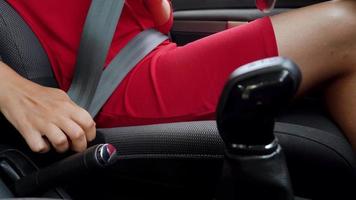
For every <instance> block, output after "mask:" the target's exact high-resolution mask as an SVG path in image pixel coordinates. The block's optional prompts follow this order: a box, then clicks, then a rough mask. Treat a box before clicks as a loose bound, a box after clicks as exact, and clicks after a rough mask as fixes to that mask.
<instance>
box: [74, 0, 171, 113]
mask: <svg viewBox="0 0 356 200" xmlns="http://www.w3.org/2000/svg"><path fill="white" fill-rule="evenodd" d="M123 5H124V0H92V3H91V5H90V8H89V12H88V15H87V18H86V21H85V24H84V29H83V33H82V38H81V41H80V47H79V52H78V58H77V63H76V70H75V74H74V77H73V81H72V84H71V86H70V88H69V90H68V95H69V96H70V98H71V99H72V100H73V101H74V102H75V103H77V104H78V105H79V106H81V107H83V108H84V109H86V110H87V111H88V112H89V113H90V114H91V116H92V117H95V116H96V114H97V113H98V112H99V111H100V109H101V107H102V106H103V105H104V104H105V102H106V101H107V99H108V98H109V97H110V96H111V94H112V93H113V92H114V90H115V89H116V88H117V86H118V85H119V84H120V82H121V81H122V80H123V79H124V78H125V76H126V75H127V73H129V72H130V71H131V69H132V68H133V67H135V66H136V65H137V64H138V63H139V62H140V61H141V60H142V59H143V58H144V57H145V56H146V55H147V54H149V53H150V52H151V51H152V50H153V49H154V48H156V47H157V46H158V45H159V44H161V43H162V42H163V41H165V40H167V39H168V37H167V36H166V35H164V34H162V33H160V32H158V31H156V30H154V29H148V30H145V31H143V32H141V33H140V34H138V35H137V36H136V37H134V38H133V39H132V40H131V41H129V42H128V44H127V45H126V46H125V47H124V48H123V49H122V50H121V51H120V52H119V54H118V55H116V57H115V58H114V59H113V61H112V62H111V63H110V64H109V66H108V67H107V68H106V69H105V70H103V68H104V63H105V59H106V56H107V53H108V51H109V48H110V45H111V41H112V39H113V36H114V33H115V30H116V26H117V23H118V21H119V19H120V15H121V13H122V9H123Z"/></svg>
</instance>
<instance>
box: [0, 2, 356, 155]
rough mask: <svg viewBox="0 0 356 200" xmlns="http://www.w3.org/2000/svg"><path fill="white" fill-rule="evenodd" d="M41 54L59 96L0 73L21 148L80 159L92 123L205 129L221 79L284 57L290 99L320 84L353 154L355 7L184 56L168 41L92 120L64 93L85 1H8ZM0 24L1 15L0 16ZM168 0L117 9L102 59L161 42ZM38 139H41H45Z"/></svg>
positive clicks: (311, 11)
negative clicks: (201, 125)
mask: <svg viewBox="0 0 356 200" xmlns="http://www.w3.org/2000/svg"><path fill="white" fill-rule="evenodd" d="M8 3H9V4H11V5H12V6H13V8H15V9H16V10H17V11H18V13H19V14H20V15H21V16H22V17H23V18H24V19H25V21H26V22H27V23H28V24H29V26H30V27H31V29H32V30H33V31H34V32H35V34H36V35H37V37H38V38H39V40H40V41H41V43H42V46H43V47H44V48H45V50H46V52H47V54H48V56H49V59H50V62H51V65H52V68H53V70H54V73H55V76H56V79H57V81H58V83H59V85H60V88H61V89H62V90H58V89H53V88H47V87H43V86H40V85H37V84H35V83H32V82H30V81H28V80H26V79H24V78H22V77H20V76H19V75H17V74H16V73H15V72H14V71H12V70H11V69H10V68H9V66H7V65H6V64H5V63H1V64H0V81H1V83H0V91H1V92H0V109H1V112H2V113H3V114H4V115H5V116H6V118H7V119H8V120H9V121H10V122H11V123H12V124H13V125H14V126H15V127H16V128H17V129H18V130H19V132H20V133H21V135H22V136H23V138H24V139H25V140H26V142H27V143H28V145H29V146H30V148H31V149H32V150H33V151H35V152H46V151H48V150H49V148H50V146H53V147H54V148H55V149H56V150H57V151H58V152H64V151H66V150H68V149H69V148H71V149H72V150H74V151H83V150H84V149H85V148H86V146H87V142H88V141H91V140H93V139H94V138H95V127H96V123H97V125H98V126H100V127H115V126H127V125H138V124H151V123H162V122H174V121H187V120H199V119H211V118H213V117H214V112H215V109H216V104H217V101H218V98H219V95H220V92H221V90H222V88H223V86H224V83H225V81H226V79H227V77H228V76H229V74H230V73H231V72H232V71H234V69H236V67H238V66H241V65H243V64H246V63H248V62H251V61H254V60H258V59H262V58H266V57H272V56H277V55H280V56H285V57H289V58H291V59H293V60H294V61H295V62H296V63H297V64H298V65H299V66H300V68H301V71H302V74H303V78H304V79H303V82H302V84H301V87H300V90H299V94H303V93H305V92H306V91H307V90H309V89H310V88H312V87H314V86H316V85H318V84H321V83H325V84H326V87H325V94H326V95H325V101H326V103H327V105H328V106H329V110H330V113H331V114H332V115H333V117H334V118H335V120H336V121H337V122H338V123H339V125H340V126H341V127H342V128H343V130H344V132H345V134H346V136H347V137H348V138H349V140H350V142H351V144H352V145H353V147H354V148H355V149H356V123H353V120H354V118H355V117H356V101H355V100H354V99H355V97H356V92H355V89H356V57H355V56H353V55H356V1H353V0H340V1H331V2H326V3H322V4H318V5H314V6H310V7H307V8H303V9H298V10H296V11H292V12H288V13H285V14H281V15H277V16H273V17H271V18H263V19H259V20H257V21H254V22H251V23H249V24H247V25H243V26H240V27H237V28H233V29H230V30H227V31H224V32H221V33H218V34H215V35H213V36H209V37H207V38H205V39H202V40H199V41H196V42H193V43H191V44H188V45H186V46H184V47H176V45H175V44H174V43H171V42H169V41H165V42H163V43H162V44H161V45H160V46H159V47H158V48H157V49H155V50H154V51H153V52H152V53H151V54H150V55H148V56H147V57H146V58H145V59H144V60H143V61H141V63H139V64H138V65H137V66H136V67H135V68H134V69H133V70H132V71H131V72H130V73H129V74H128V75H127V77H126V78H125V80H124V81H123V82H122V83H121V84H120V86H119V87H118V88H117V89H116V91H115V92H114V93H113V95H112V97H111V98H110V99H109V101H108V102H107V103H106V105H105V106H104V107H103V109H102V111H101V112H100V114H99V115H98V116H97V118H96V119H95V121H96V123H95V122H94V120H93V119H91V117H90V115H89V114H88V113H87V112H86V111H85V110H83V109H81V108H80V107H78V106H77V105H75V104H74V103H73V102H72V101H71V100H70V99H69V97H68V96H67V95H66V93H65V92H63V90H67V89H68V87H69V85H70V83H71V79H72V76H73V71H74V64H75V58H76V53H77V50H78V47H79V41H80V36H81V31H82V28H83V23H84V20H85V17H86V14H87V12H88V8H89V5H90V0H82V1H72V0H60V1H59V0H46V1H38V0H8ZM0 14H1V13H0ZM171 26H172V10H171V6H170V4H169V2H168V1H167V0H126V3H125V7H124V10H123V14H122V17H121V19H120V22H119V24H118V27H117V30H119V31H117V32H116V34H115V36H114V39H113V42H112V45H111V49H110V52H109V55H108V58H107V63H109V62H110V61H111V60H112V58H113V57H114V56H115V55H116V54H117V53H118V52H119V50H120V49H121V48H122V47H123V46H124V45H125V44H126V43H127V42H128V41H129V40H130V39H131V38H133V37H134V36H135V35H136V34H138V33H139V32H140V31H142V30H144V29H147V28H152V27H155V28H157V29H158V30H160V31H161V32H163V33H167V32H168V30H169V29H170V27H171ZM46 138H47V139H46Z"/></svg>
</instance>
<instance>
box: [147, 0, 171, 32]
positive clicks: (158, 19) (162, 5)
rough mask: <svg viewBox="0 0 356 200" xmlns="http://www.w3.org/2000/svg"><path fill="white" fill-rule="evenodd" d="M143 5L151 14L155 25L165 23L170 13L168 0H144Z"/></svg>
mask: <svg viewBox="0 0 356 200" xmlns="http://www.w3.org/2000/svg"><path fill="white" fill-rule="evenodd" d="M145 5H146V7H147V9H148V10H149V12H150V13H151V14H152V17H153V20H154V21H155V24H156V26H160V25H163V24H165V23H166V22H167V21H168V20H169V17H170V15H171V5H170V3H169V2H168V0H145Z"/></svg>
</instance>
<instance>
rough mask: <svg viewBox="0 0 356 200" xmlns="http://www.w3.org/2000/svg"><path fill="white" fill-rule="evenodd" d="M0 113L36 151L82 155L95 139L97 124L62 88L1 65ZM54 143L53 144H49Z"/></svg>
mask: <svg viewBox="0 0 356 200" xmlns="http://www.w3.org/2000/svg"><path fill="white" fill-rule="evenodd" d="M0 110H1V112H2V113H3V114H4V116H5V117H6V118H7V119H8V120H9V121H10V122H11V123H12V124H13V125H14V126H15V128H16V129H17V130H18V131H19V132H20V133H21V135H22V136H23V138H24V139H25V140H26V142H27V144H28V145H29V146H30V148H31V149H32V151H34V152H41V153H42V152H47V151H48V150H49V149H50V144H51V146H53V147H54V148H55V149H56V151H58V152H64V151H66V150H68V149H69V148H71V149H72V150H74V151H77V152H81V151H84V150H85V149H86V147H87V142H88V141H91V140H93V139H94V138H95V134H96V130H95V122H94V121H93V119H92V118H91V116H90V115H89V113H87V112H86V111H85V110H84V109H82V108H80V107H79V106H77V105H76V104H75V103H74V102H72V101H71V100H70V98H69V97H68V96H67V94H66V93H65V92H64V91H62V90H59V89H54V88H48V87H43V86H40V85H38V84H36V83H33V82H31V81H29V80H27V79H24V78H22V77H21V76H19V75H18V74H17V73H16V72H14V71H12V69H10V68H9V67H8V66H6V65H5V64H4V63H1V62H0ZM49 143H50V144H49Z"/></svg>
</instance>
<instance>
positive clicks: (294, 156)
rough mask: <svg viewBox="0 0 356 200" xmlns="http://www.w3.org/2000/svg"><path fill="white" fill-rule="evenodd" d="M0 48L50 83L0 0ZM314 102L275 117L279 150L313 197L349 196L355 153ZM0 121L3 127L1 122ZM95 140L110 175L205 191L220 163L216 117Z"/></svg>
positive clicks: (108, 132)
mask: <svg viewBox="0 0 356 200" xmlns="http://www.w3.org/2000/svg"><path fill="white" fill-rule="evenodd" d="M0 56H1V59H2V61H3V62H5V63H7V64H8V65H9V66H11V67H12V68H13V69H14V70H15V71H16V72H18V73H19V74H20V75H22V76H24V77H26V78H28V79H29V80H32V81H34V82H36V83H39V84H41V85H44V86H50V87H57V83H56V80H55V78H54V76H53V72H52V71H51V66H50V63H49V61H48V58H47V55H46V53H45V51H44V50H43V48H42V46H41V44H40V42H39V40H38V39H37V38H36V35H35V34H34V33H33V32H32V31H31V29H30V28H29V27H28V26H27V25H26V23H25V22H24V21H23V20H22V18H21V17H20V16H19V15H18V14H17V13H16V11H15V10H14V9H12V7H11V6H9V5H8V4H7V3H6V2H5V1H3V0H1V1H0ZM319 105H320V103H318V101H315V100H314V99H307V100H305V101H302V102H301V103H299V104H297V105H295V106H292V107H291V108H290V110H288V111H286V112H285V114H283V115H281V117H280V119H279V120H278V122H277V123H276V128H275V134H276V135H277V137H278V139H279V141H280V143H281V145H282V147H283V148H284V150H285V153H286V157H287V164H288V167H289V170H290V174H291V179H292V183H293V186H294V191H295V193H297V194H298V195H299V196H304V197H308V198H315V199H328V198H330V197H341V196H344V195H345V196H347V195H353V199H354V198H355V194H353V188H354V187H355V180H356V177H355V172H356V163H355V156H354V154H353V151H352V149H351V147H350V144H349V143H348V141H347V139H345V137H344V136H343V134H342V133H341V131H340V129H339V128H338V127H337V126H336V125H335V124H334V123H333V122H332V120H330V118H329V117H327V114H326V113H324V111H323V109H322V108H320V106H319ZM1 123H2V124H0V126H1V127H5V126H7V124H6V123H8V122H6V121H2V122H1ZM1 135H2V136H0V138H3V137H7V136H8V135H7V134H6V133H1ZM0 141H6V140H5V139H1V140H0ZM95 142H97V143H99V142H100V143H102V142H105V143H112V144H114V145H115V146H116V147H117V148H118V150H119V151H118V152H119V154H118V155H119V156H118V158H119V160H118V162H117V164H116V165H115V166H113V167H112V168H110V169H109V170H108V172H107V173H109V174H110V178H112V179H113V180H114V182H115V180H128V179H130V180H135V181H136V182H139V183H140V184H142V183H145V184H146V183H149V184H156V185H157V184H158V185H161V186H165V187H170V186H172V187H175V188H179V189H180V190H181V189H182V188H184V190H181V191H189V192H193V193H195V194H204V195H201V196H212V195H213V194H214V191H215V187H216V184H217V183H218V180H219V176H220V173H221V170H222V169H221V167H222V161H223V154H224V146H223V143H222V140H221V138H220V136H219V134H218V131H217V128H216V122H215V121H197V122H181V123H171V124H159V125H147V126H136V127H121V128H111V129H98V134H97V139H96V141H95ZM117 182H121V181H117ZM133 187H135V186H133ZM339 199H342V198H339Z"/></svg>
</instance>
